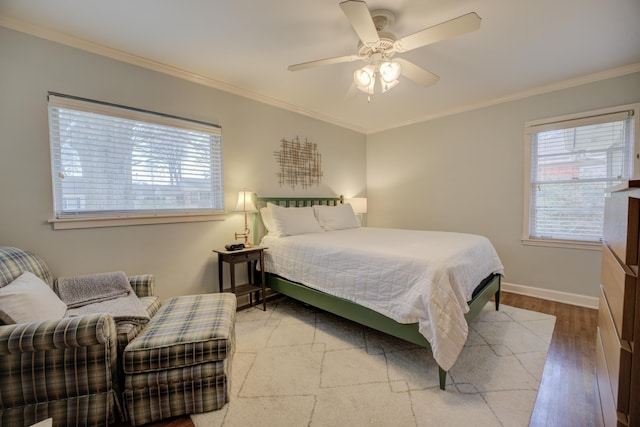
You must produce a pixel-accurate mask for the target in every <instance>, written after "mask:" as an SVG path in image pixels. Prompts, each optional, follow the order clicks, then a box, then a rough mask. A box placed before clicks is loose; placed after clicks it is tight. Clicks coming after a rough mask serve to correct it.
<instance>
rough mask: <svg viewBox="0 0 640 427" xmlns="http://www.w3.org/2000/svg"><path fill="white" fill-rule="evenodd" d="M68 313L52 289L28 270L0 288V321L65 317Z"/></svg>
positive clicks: (9, 322) (9, 321)
mask: <svg viewBox="0 0 640 427" xmlns="http://www.w3.org/2000/svg"><path fill="white" fill-rule="evenodd" d="M66 312H67V305H66V304H65V303H63V302H62V301H61V300H60V298H58V295H56V294H55V292H53V289H51V288H50V287H49V285H47V284H46V283H45V282H43V281H42V280H41V279H40V278H39V277H38V276H36V275H35V274H33V273H30V272H28V271H26V272H24V273H22V274H21V275H20V277H18V278H17V279H16V280H14V281H13V282H11V283H9V284H8V285H7V286H4V287H2V288H0V320H2V321H3V322H4V323H5V324H7V325H10V324H13V323H30V322H39V321H41V320H51V319H62V318H63V317H64V314H65V313H66Z"/></svg>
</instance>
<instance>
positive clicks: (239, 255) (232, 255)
mask: <svg viewBox="0 0 640 427" xmlns="http://www.w3.org/2000/svg"><path fill="white" fill-rule="evenodd" d="M265 249H267V248H266V247H264V246H253V247H250V248H245V249H241V250H239V251H228V250H226V249H214V250H213V252H215V253H217V254H218V286H219V287H220V292H224V290H223V288H222V283H223V281H222V264H223V263H225V262H226V263H228V264H229V281H230V283H231V292H233V293H234V294H236V296H241V295H249V306H253V305H254V303H253V294H255V293H260V292H262V293H261V295H262V310H263V311H266V310H267V302H266V298H265V278H264V270H263V269H262V266H263V265H264V250H265ZM258 261H260V266H261V271H260V273H259V274H260V283H258V282H257V277H256V276H257V275H258V272H257V271H256V268H255V267H256V262H258ZM240 263H246V264H247V277H248V279H249V282H248V283H245V284H243V285H238V286H236V264H240ZM258 302H259V300H258V298H256V301H255V304H258Z"/></svg>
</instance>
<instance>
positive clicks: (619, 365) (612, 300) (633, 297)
mask: <svg viewBox="0 0 640 427" xmlns="http://www.w3.org/2000/svg"><path fill="white" fill-rule="evenodd" d="M639 242H640V181H629V182H628V183H625V184H623V185H620V186H618V187H616V188H614V189H612V190H611V192H610V193H609V194H608V195H607V198H606V200H605V219H604V242H603V243H604V244H603V247H602V273H601V277H600V279H601V281H600V283H601V285H600V305H599V311H598V337H597V347H596V374H597V380H598V390H599V393H600V404H601V406H602V414H603V417H604V425H605V426H607V427H608V426H640V290H638V289H637V288H638V286H640V284H639V282H638V264H639V261H640V260H639V258H640V256H639V255H640V254H639Z"/></svg>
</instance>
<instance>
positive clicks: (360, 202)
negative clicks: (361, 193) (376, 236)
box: [348, 197, 367, 214]
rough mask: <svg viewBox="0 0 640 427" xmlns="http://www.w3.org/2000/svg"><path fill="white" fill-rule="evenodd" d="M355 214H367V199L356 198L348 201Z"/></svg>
mask: <svg viewBox="0 0 640 427" xmlns="http://www.w3.org/2000/svg"><path fill="white" fill-rule="evenodd" d="M348 202H349V204H350V205H351V207H352V208H353V213H355V214H365V213H367V199H366V198H365V197H355V198H353V199H349V200H348Z"/></svg>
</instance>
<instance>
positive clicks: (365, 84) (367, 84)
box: [353, 65, 376, 94]
mask: <svg viewBox="0 0 640 427" xmlns="http://www.w3.org/2000/svg"><path fill="white" fill-rule="evenodd" d="M353 81H354V83H355V84H356V87H357V88H358V89H360V90H361V91H363V92H365V93H369V94H373V87H374V85H375V84H376V75H375V67H373V65H365V66H364V67H362V68H359V69H357V70H356V71H354V72H353Z"/></svg>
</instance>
